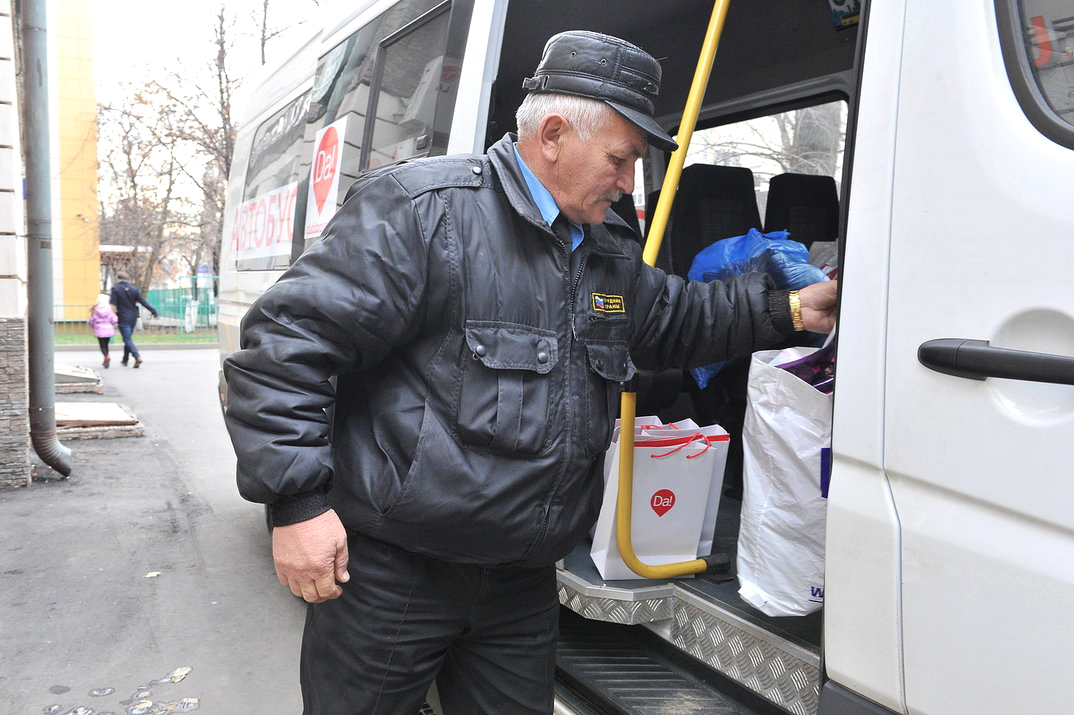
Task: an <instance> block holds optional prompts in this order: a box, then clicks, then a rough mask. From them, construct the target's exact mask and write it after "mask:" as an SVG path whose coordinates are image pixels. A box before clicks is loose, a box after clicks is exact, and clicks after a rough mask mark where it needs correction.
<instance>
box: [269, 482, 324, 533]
mask: <svg viewBox="0 0 1074 715" xmlns="http://www.w3.org/2000/svg"><path fill="white" fill-rule="evenodd" d="M331 508H332V507H331V505H329V503H328V494H327V492H325V491H324V490H322V489H318V490H316V491H312V492H302V493H301V494H295V495H293V496H289V497H283V498H282V499H280V500H279V501H275V502H273V503H272V504H269V514H271V515H272V525H273V526H287V525H288V524H297V523H298V522H300V521H306V520H307V519H312V518H313V517H315V516H320V515H321V514H323V513H325V512H326V511H328V510H329V509H331Z"/></svg>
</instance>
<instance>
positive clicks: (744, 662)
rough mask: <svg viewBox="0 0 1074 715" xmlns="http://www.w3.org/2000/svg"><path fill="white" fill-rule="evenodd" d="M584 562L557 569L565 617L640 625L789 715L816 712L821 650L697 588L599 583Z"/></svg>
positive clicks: (578, 558) (678, 583)
mask: <svg viewBox="0 0 1074 715" xmlns="http://www.w3.org/2000/svg"><path fill="white" fill-rule="evenodd" d="M587 559H588V552H585V553H584V556H582V555H579V554H578V553H577V552H576V554H573V555H572V556H571V557H568V559H567V560H566V562H565V563H564V564H563V568H560V569H559V570H558V577H559V600H560V603H561V604H563V605H564V606H566V607H567V608H569V609H570V610H572V611H574V612H575V613H577V614H579V615H581V616H583V617H584V618H587V619H592V620H598V621H606V622H609V623H619V624H626V625H643V626H645V627H646V628H648V629H649V630H651V631H653V632H654V633H656V634H657V635H659V636H660V637H662V638H664V639H665V640H667V641H668V642H669V643H671V644H672V645H674V646H675V647H677V648H679V649H680V650H682V651H684V652H686V653H689V654H690V655H691V656H693V657H694V658H696V659H697V660H699V661H701V662H702V663H704V664H706V665H707V666H709V667H711V668H712V669H713V670H715V671H716V672H718V673H721V674H723V675H724V676H726V677H728V678H730V679H731V680H733V681H735V682H737V683H739V684H741V685H743V686H745V687H746V688H748V689H749V690H751V691H752V692H754V693H757V694H758V695H760V696H761V697H763V698H765V699H766V700H768V701H769V702H771V703H774V704H776V705H778V706H779V707H781V708H783V709H785V710H787V711H789V712H791V713H796V714H797V715H813V713H815V712H816V711H817V706H818V703H819V699H820V649H819V647H817V646H816V645H814V644H812V643H809V642H807V641H806V640H803V639H802V638H799V637H796V636H795V635H792V634H791V633H789V632H786V631H785V630H783V629H779V628H776V627H774V626H773V625H772V624H771V623H765V621H764V619H763V618H758V617H757V616H756V615H755V614H750V613H748V612H746V611H745V610H742V609H740V608H738V607H736V606H735V605H731V604H729V603H727V602H724V601H721V600H719V599H718V598H715V597H713V596H712V595H711V594H709V593H706V592H705V591H704V589H703V588H701V586H702V585H703V584H701V583H700V582H699V581H698V582H697V583H694V581H695V580H693V579H681V580H659V581H648V580H643V579H638V580H636V581H613V582H608V583H605V582H603V581H602V580H601V579H600V577H599V575H598V574H596V570H595V569H594V568H592V562H591V561H590V562H589V568H588V569H587V568H586V563H585V562H586V560H587ZM790 620H792V619H780V621H784V622H786V621H790ZM814 624H815V626H816V627H815V630H816V631H817V633H818V634H819V614H816V618H811V620H810V621H809V622H808V623H807V625H811V626H812V625H814ZM818 642H819V639H818ZM629 712H634V711H632V710H631V711H629ZM637 712H647V711H641V710H638V711H637ZM654 712H655V711H654ZM661 712H678V711H675V710H663V711H661ZM682 712H694V711H692V710H684V711H682ZM714 712H721V711H714Z"/></svg>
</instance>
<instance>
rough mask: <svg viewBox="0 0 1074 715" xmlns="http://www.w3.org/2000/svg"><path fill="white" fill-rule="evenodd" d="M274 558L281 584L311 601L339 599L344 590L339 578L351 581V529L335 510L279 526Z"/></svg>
mask: <svg viewBox="0 0 1074 715" xmlns="http://www.w3.org/2000/svg"><path fill="white" fill-rule="evenodd" d="M272 560H273V561H275V562H276V578H278V579H279V580H280V583H281V584H283V585H284V586H286V587H287V588H289V589H291V593H293V594H295V595H296V596H298V597H299V598H302V599H305V600H306V601H307V602H309V603H321V602H323V601H327V600H328V599H330V598H339V596H340V595H342V593H343V589H341V588H340V587H339V586H338V585H337V584H336V581H339V582H340V583H346V582H347V581H349V580H350V574H348V573H347V560H348V555H347V531H346V530H345V529H344V528H343V524H342V523H341V522H340V520H339V517H338V516H336V512H335V511H333V510H331V509H329V510H328V511H326V512H325V513H323V514H319V515H318V516H315V517H313V518H312V519H307V520H306V521H300V522H297V523H295V524H288V525H287V526H277V527H275V528H274V529H273V530H272Z"/></svg>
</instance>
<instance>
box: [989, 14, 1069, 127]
mask: <svg viewBox="0 0 1074 715" xmlns="http://www.w3.org/2000/svg"><path fill="white" fill-rule="evenodd" d="M996 8H997V11H998V15H999V18H998V19H999V27H1000V40H1001V43H1002V46H1003V55H1004V60H1005V63H1006V66H1007V74H1008V75H1009V76H1010V79H1011V85H1012V87H1013V88H1014V92H1015V94H1016V95H1017V97H1018V101H1019V103H1020V104H1021V105H1022V110H1023V111H1024V112H1025V114H1026V116H1027V117H1028V118H1029V119H1030V121H1032V122H1033V124H1035V125H1036V127H1037V128H1038V129H1039V130H1040V131H1041V132H1042V133H1044V135H1045V136H1047V137H1048V138H1050V139H1052V140H1053V141H1056V142H1059V143H1060V144H1064V145H1066V146H1069V147H1074V0H1022V2H1012V3H998V2H997V3H996Z"/></svg>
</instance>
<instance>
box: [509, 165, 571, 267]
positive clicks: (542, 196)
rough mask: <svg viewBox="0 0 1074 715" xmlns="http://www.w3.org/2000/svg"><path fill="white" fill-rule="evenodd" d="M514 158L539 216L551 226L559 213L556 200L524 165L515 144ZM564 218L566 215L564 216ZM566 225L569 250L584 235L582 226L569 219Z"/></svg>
mask: <svg viewBox="0 0 1074 715" xmlns="http://www.w3.org/2000/svg"><path fill="white" fill-rule="evenodd" d="M515 159H517V160H518V167H519V168H520V169H522V177H523V178H524V179H525V180H526V186H528V187H529V189H530V196H531V197H532V198H533V203H535V204H537V209H538V210H539V211H540V212H541V216H542V217H543V218H544V220H545V221H547V222H548V225H549V226H551V225H552V222H553V221H555V220H556V218H557V217H558V216H559V214H560V210H559V206H556V200H555V199H553V198H552V194H550V193H549V192H548V189H546V188H545V187H544V184H542V183H541V182H540V180H539V179H538V178H537V177H536V176H534V175H533V172H532V171H530V168H529V167H528V166H526V162H524V161H522V155H521V154H519V153H518V147H517V146H515ZM564 218H566V216H564ZM567 225H568V226H569V227H570V231H571V250H572V251H573V250H574V249H576V248H578V246H579V245H581V243H582V237H583V236H584V235H585V234H584V232H583V231H582V227H581V226H579V225H578V224H576V223H574V222H573V221H571V220H569V219H568V220H567Z"/></svg>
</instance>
